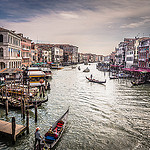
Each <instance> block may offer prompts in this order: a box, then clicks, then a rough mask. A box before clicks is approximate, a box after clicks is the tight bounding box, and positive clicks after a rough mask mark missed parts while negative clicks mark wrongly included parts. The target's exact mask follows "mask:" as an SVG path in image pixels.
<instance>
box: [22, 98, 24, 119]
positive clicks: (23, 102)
mask: <svg viewBox="0 0 150 150" xmlns="http://www.w3.org/2000/svg"><path fill="white" fill-rule="evenodd" d="M22 102H23V119H25V101H24V100H22Z"/></svg>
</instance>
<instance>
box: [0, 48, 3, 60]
mask: <svg viewBox="0 0 150 150" xmlns="http://www.w3.org/2000/svg"><path fill="white" fill-rule="evenodd" d="M0 58H3V48H0Z"/></svg>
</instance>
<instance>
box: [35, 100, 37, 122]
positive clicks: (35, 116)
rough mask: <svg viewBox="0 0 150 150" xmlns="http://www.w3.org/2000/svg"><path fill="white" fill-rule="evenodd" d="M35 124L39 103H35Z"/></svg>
mask: <svg viewBox="0 0 150 150" xmlns="http://www.w3.org/2000/svg"><path fill="white" fill-rule="evenodd" d="M35 122H37V102H36V103H35Z"/></svg>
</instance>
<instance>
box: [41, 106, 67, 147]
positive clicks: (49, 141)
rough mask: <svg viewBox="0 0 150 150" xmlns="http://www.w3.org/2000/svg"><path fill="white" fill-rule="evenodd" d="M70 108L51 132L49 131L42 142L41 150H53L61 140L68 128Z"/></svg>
mask: <svg viewBox="0 0 150 150" xmlns="http://www.w3.org/2000/svg"><path fill="white" fill-rule="evenodd" d="M68 113H69V108H68V109H67V111H66V112H65V113H64V114H63V115H62V116H61V117H60V118H59V119H58V120H57V121H56V122H55V123H54V124H53V126H52V128H51V131H50V130H49V131H48V132H47V133H46V134H45V136H44V138H43V140H42V141H41V149H42V150H45V149H52V148H53V147H54V146H55V145H56V144H57V142H58V141H59V139H60V138H61V136H62V134H63V132H64V129H65V127H66V123H67V118H68ZM56 135H57V136H56Z"/></svg>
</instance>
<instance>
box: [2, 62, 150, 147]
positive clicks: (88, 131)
mask: <svg viewBox="0 0 150 150" xmlns="http://www.w3.org/2000/svg"><path fill="white" fill-rule="evenodd" d="M78 66H79V65H78ZM80 67H81V70H80V71H79V70H78V68H76V69H71V67H65V68H64V69H63V70H54V71H53V79H52V80H51V81H50V83H51V91H50V92H49V93H48V97H49V101H48V102H46V103H45V104H43V105H42V106H41V107H39V108H38V122H37V123H36V124H35V123H34V109H31V110H30V120H29V121H30V133H29V134H28V135H25V136H22V137H21V138H19V139H18V140H17V142H16V144H15V145H14V146H13V145H11V142H10V141H8V140H7V139H3V140H2V139H0V149H2V150H3V149H4V150H5V149H6V150H32V149H33V145H34V132H35V129H36V127H40V128H41V131H40V132H41V135H42V136H43V135H44V133H45V132H46V131H47V130H48V129H49V127H50V125H52V124H53V123H54V122H55V121H56V119H58V118H59V117H60V116H61V115H62V114H63V113H64V112H65V111H66V109H67V108H68V106H70V113H69V116H68V123H67V128H66V129H65V132H64V133H63V136H62V138H61V140H60V141H59V143H58V145H57V146H56V150H149V149H150V85H140V86H131V84H130V82H129V81H128V80H125V79H119V80H118V79H115V80H110V79H109V73H108V72H107V73H105V74H104V72H101V71H98V70H97V69H96V64H91V65H88V67H89V69H90V72H89V73H84V72H83V69H85V68H86V67H87V65H80ZM91 73H92V75H93V78H96V79H99V80H104V79H105V78H106V80H107V82H106V83H105V84H103V85H101V84H97V83H89V82H88V81H87V80H86V78H85V76H88V77H89V76H90V75H91ZM12 116H15V117H16V122H17V123H18V124H24V123H25V121H23V120H22V117H21V112H20V111H17V110H16V111H13V110H9V115H8V117H7V118H6V116H5V110H4V109H2V108H0V119H1V120H7V121H10V119H11V117H12Z"/></svg>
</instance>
